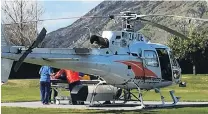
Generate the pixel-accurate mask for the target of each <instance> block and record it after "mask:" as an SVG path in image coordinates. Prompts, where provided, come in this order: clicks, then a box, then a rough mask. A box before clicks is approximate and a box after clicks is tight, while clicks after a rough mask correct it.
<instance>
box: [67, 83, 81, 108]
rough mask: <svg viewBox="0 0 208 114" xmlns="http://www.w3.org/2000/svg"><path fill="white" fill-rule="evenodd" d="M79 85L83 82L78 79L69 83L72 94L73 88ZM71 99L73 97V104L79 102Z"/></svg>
mask: <svg viewBox="0 0 208 114" xmlns="http://www.w3.org/2000/svg"><path fill="white" fill-rule="evenodd" d="M77 85H81V82H80V81H76V82H73V83H70V84H69V91H70V94H71V91H72V89H73V88H74V87H75V86H77ZM71 96H72V95H71ZM71 99H72V104H73V105H76V104H77V101H76V100H74V99H73V98H71Z"/></svg>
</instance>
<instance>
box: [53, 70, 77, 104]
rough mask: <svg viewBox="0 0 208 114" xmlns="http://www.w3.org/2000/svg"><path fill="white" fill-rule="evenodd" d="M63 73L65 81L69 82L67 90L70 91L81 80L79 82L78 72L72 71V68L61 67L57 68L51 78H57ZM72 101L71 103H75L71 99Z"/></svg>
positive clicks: (75, 102)
mask: <svg viewBox="0 0 208 114" xmlns="http://www.w3.org/2000/svg"><path fill="white" fill-rule="evenodd" d="M63 75H65V76H66V79H67V82H68V83H69V90H70V92H71V91H72V89H73V88H74V87H75V86H77V85H80V84H81V82H80V77H79V72H76V71H72V70H67V69H61V70H59V71H58V72H57V73H56V74H55V75H54V77H53V78H56V79H57V78H59V77H61V76H63ZM72 103H73V104H77V101H74V100H73V99H72Z"/></svg>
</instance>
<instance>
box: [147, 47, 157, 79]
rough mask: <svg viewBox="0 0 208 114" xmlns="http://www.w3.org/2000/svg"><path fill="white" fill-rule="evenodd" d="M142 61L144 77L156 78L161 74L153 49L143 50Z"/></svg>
mask: <svg viewBox="0 0 208 114" xmlns="http://www.w3.org/2000/svg"><path fill="white" fill-rule="evenodd" d="M144 63H145V67H144V74H145V78H157V77H158V76H160V75H161V74H160V67H159V63H158V57H157V54H156V52H155V51H154V50H144Z"/></svg>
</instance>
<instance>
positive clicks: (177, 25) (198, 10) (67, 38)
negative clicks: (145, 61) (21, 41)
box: [42, 1, 208, 48]
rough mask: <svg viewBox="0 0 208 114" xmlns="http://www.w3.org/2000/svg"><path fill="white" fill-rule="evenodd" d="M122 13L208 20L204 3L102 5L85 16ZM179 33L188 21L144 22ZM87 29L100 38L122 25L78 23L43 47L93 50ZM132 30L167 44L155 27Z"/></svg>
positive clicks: (49, 38)
mask: <svg viewBox="0 0 208 114" xmlns="http://www.w3.org/2000/svg"><path fill="white" fill-rule="evenodd" d="M122 11H132V12H135V13H137V14H169V15H180V16H190V17H198V18H208V3H207V2H206V1H134V2H133V1H104V2H102V3H100V4H99V5H98V6H96V7H95V8H93V9H92V10H91V11H90V12H88V13H87V14H86V15H85V16H94V15H96V16H107V15H110V14H119V13H120V12H122ZM146 19H149V20H153V21H154V22H157V23H160V24H162V25H166V26H168V27H170V28H172V29H175V30H179V31H182V30H183V28H184V27H185V26H187V27H186V28H188V27H189V26H190V25H188V24H189V23H188V22H189V20H182V19H179V18H165V17H157V18H156V17H151V18H146ZM191 24H192V25H193V26H203V27H206V28H208V23H205V22H199V21H191ZM85 27H89V28H90V30H91V33H92V34H101V33H102V31H103V30H121V22H119V21H118V22H117V23H115V22H114V21H112V20H109V19H106V18H87V19H78V20H77V21H75V22H74V23H73V24H71V25H69V26H67V27H65V28H61V29H58V30H56V31H53V32H51V33H49V34H47V36H46V38H45V40H44V41H43V43H42V47H61V48H63V47H92V45H90V44H89V41H88V39H89V30H88V29H86V28H85ZM134 29H135V30H136V31H140V32H141V33H143V34H144V35H145V36H146V37H148V38H149V39H150V40H151V41H152V42H159V43H166V42H167V38H168V37H170V34H169V33H167V32H165V31H163V30H161V29H157V28H155V27H152V26H149V25H145V24H142V23H140V22H138V23H135V25H134Z"/></svg>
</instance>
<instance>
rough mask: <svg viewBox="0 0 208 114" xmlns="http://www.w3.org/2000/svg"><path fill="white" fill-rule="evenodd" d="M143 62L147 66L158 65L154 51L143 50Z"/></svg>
mask: <svg viewBox="0 0 208 114" xmlns="http://www.w3.org/2000/svg"><path fill="white" fill-rule="evenodd" d="M144 57H145V63H146V65H148V66H153V67H158V66H159V64H158V59H157V55H156V53H155V51H151V50H146V51H144Z"/></svg>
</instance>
